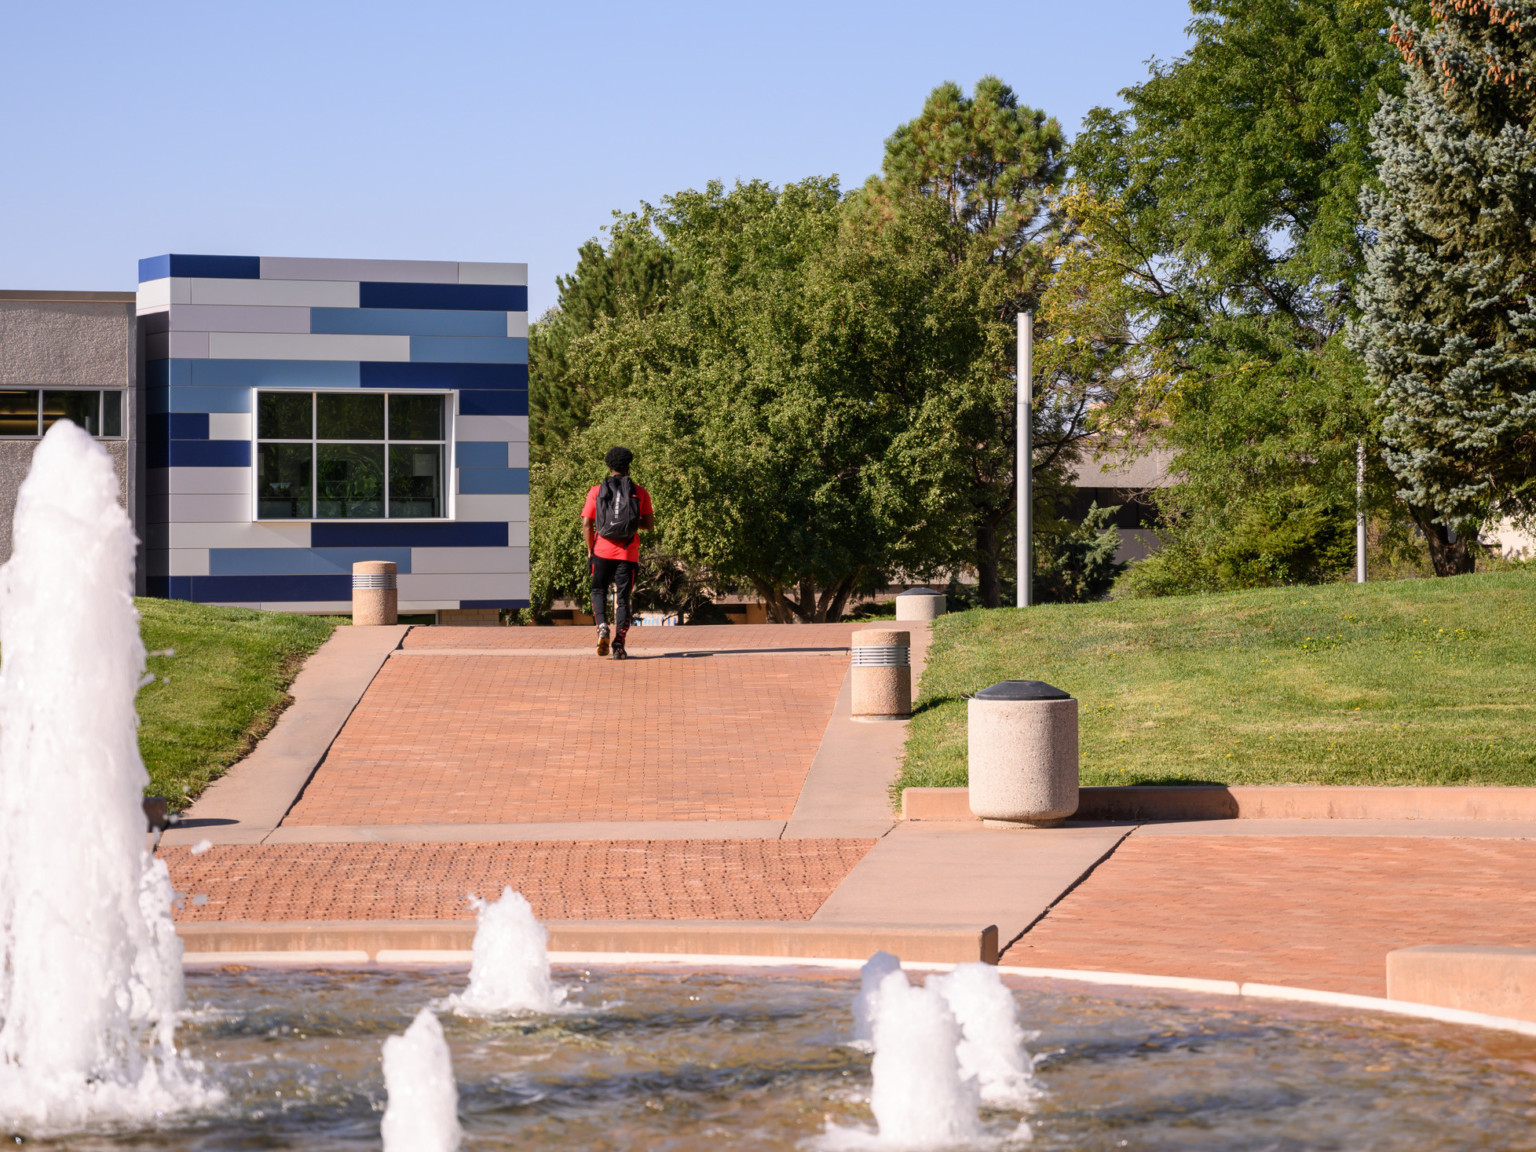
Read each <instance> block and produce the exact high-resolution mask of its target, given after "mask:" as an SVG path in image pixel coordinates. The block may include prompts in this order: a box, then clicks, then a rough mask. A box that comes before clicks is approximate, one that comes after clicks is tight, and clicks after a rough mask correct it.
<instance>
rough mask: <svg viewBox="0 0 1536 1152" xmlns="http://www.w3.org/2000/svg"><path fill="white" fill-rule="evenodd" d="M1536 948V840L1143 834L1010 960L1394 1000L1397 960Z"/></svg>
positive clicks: (1128, 843)
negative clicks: (1424, 950) (1409, 950)
mask: <svg viewBox="0 0 1536 1152" xmlns="http://www.w3.org/2000/svg"><path fill="white" fill-rule="evenodd" d="M1533 943H1536V842H1533V841H1530V840H1492V839H1488V840H1481V839H1479V840H1472V839H1467V840H1460V839H1457V840H1451V839H1441V838H1435V839H1417V838H1412V839H1410V838H1387V837H1358V838H1357V837H1332V836H1330V837H1303V836H1274V837H1269V836H1265V837H1258V836H1231V837H1216V836H1137V835H1133V836H1131V837H1130V838H1129V839H1127V840H1126V841H1125V842H1124V843H1123V844H1122V845H1121V846H1120V848H1119V849H1118V850H1117V851H1116V852H1115V854H1114V855H1113V856H1112V857H1110V859H1109V860H1108V861H1106V862H1105V863H1103V864H1101V865H1100V866H1099V868H1098V869H1097V870H1096V871H1095V872H1094V873H1093V875H1092V876H1090V877H1089V878H1088V879H1087V880H1086V881H1085V882H1084V883H1083V884H1081V885H1080V886H1079V887H1078V888H1077V889H1076V890H1074V891H1073V892H1072V893H1071V894H1070V895H1068V896H1067V897H1066V899H1064V900H1063V901H1062V902H1061V903H1060V904H1058V905H1057V906H1056V907H1055V908H1054V909H1053V910H1052V911H1051V912H1050V914H1049V915H1048V916H1046V918H1045V919H1044V920H1042V921H1041V922H1040V923H1039V924H1038V925H1036V926H1035V928H1034V929H1033V930H1032V931H1030V932H1029V933H1028V935H1026V936H1025V937H1024V938H1023V939H1022V940H1020V941H1019V942H1018V943H1017V944H1015V945H1014V946H1013V947H1012V948H1010V949H1008V952H1007V954H1006V956H1005V957H1004V958H1003V963H1005V964H1017V965H1023V966H1027V967H1034V968H1091V969H1098V970H1100V971H1111V972H1145V973H1155V974H1158V975H1168V976H1202V977H1210V978H1215V979H1227V980H1248V981H1257V982H1260V983H1266V984H1291V985H1299V986H1303V987H1308V988H1323V989H1329V990H1332V991H1339V992H1354V993H1359V994H1362V995H1368V996H1384V995H1386V954H1387V953H1388V952H1389V951H1391V950H1392V949H1394V948H1404V947H1409V946H1412V945H1415V944H1518V945H1531V944H1533Z"/></svg>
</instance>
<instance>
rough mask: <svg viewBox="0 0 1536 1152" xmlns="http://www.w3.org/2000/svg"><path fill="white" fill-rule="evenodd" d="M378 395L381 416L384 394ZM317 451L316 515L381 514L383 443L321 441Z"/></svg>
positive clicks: (337, 517) (351, 516)
mask: <svg viewBox="0 0 1536 1152" xmlns="http://www.w3.org/2000/svg"><path fill="white" fill-rule="evenodd" d="M320 399H321V401H324V400H325V399H326V397H324V396H322V397H320ZM345 399H351V397H345ZM378 399H379V401H380V403H379V415H380V418H381V419H382V417H383V414H384V405H383V400H384V398H383V397H382V396H380V397H379V398H378ZM322 411H323V409H322ZM322 422H323V421H322ZM316 452H317V453H318V454H319V455H318V458H317V461H316V472H317V480H316V492H315V497H316V499H315V515H316V517H317V518H319V519H323V520H354V519H362V520H368V519H381V518H382V517H383V516H384V445H382V444H320V445H317V446H316Z"/></svg>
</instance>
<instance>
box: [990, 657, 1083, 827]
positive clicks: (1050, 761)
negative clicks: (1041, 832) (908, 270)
mask: <svg viewBox="0 0 1536 1152" xmlns="http://www.w3.org/2000/svg"><path fill="white" fill-rule="evenodd" d="M967 728H968V740H969V747H968V752H967V756H968V760H969V768H970V800H971V812H972V813H973V814H974V815H976V816H979V817H981V819H982V820H983V822H985V823H987V824H991V825H993V826H996V827H1008V828H1052V827H1055V826H1056V825H1057V824H1060V823H1061V822H1062V821H1063V820H1065V819H1066V818H1067V817H1068V816H1070V815H1072V813H1074V812H1076V811H1077V701H1076V700H1074V699H1072V697H1070V696H1068V695H1067V694H1066V693H1065V692H1063V691H1062V690H1061V689H1060V688H1053V687H1051V686H1050V685H1049V684H1046V683H1043V682H1041V681H1039V680H1004V681H1003V682H1002V683H1000V684H994V685H992V686H991V687H990V688H983V689H982V690H981V691H980V692H978V693H976V695H975V696H973V697H972V698H971V700H970V702H969V704H968V715H967Z"/></svg>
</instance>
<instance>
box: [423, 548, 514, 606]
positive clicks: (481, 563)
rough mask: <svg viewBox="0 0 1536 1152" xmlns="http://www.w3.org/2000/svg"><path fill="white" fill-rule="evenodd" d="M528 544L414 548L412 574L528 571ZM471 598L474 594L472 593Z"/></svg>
mask: <svg viewBox="0 0 1536 1152" xmlns="http://www.w3.org/2000/svg"><path fill="white" fill-rule="evenodd" d="M527 571H528V549H526V548H412V549H411V571H410V575H412V576H424V575H430V574H432V573H436V572H463V573H473V572H502V573H506V572H527ZM470 599H471V600H473V599H475V597H473V596H471V597H470Z"/></svg>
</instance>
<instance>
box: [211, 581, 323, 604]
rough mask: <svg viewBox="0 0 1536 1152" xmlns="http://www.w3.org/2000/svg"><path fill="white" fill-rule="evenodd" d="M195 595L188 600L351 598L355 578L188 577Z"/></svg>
mask: <svg viewBox="0 0 1536 1152" xmlns="http://www.w3.org/2000/svg"><path fill="white" fill-rule="evenodd" d="M186 579H188V580H191V581H192V595H191V596H190V597H188V599H191V600H196V601H198V602H199V603H202V604H206V603H208V602H209V601H210V600H221V601H231V600H233V601H237V602H239V601H244V602H245V603H247V604H249V603H251V602H253V601H254V602H257V603H260V602H262V601H283V600H348V601H349V600H351V599H352V577H351V575H346V576H189V577H186Z"/></svg>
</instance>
